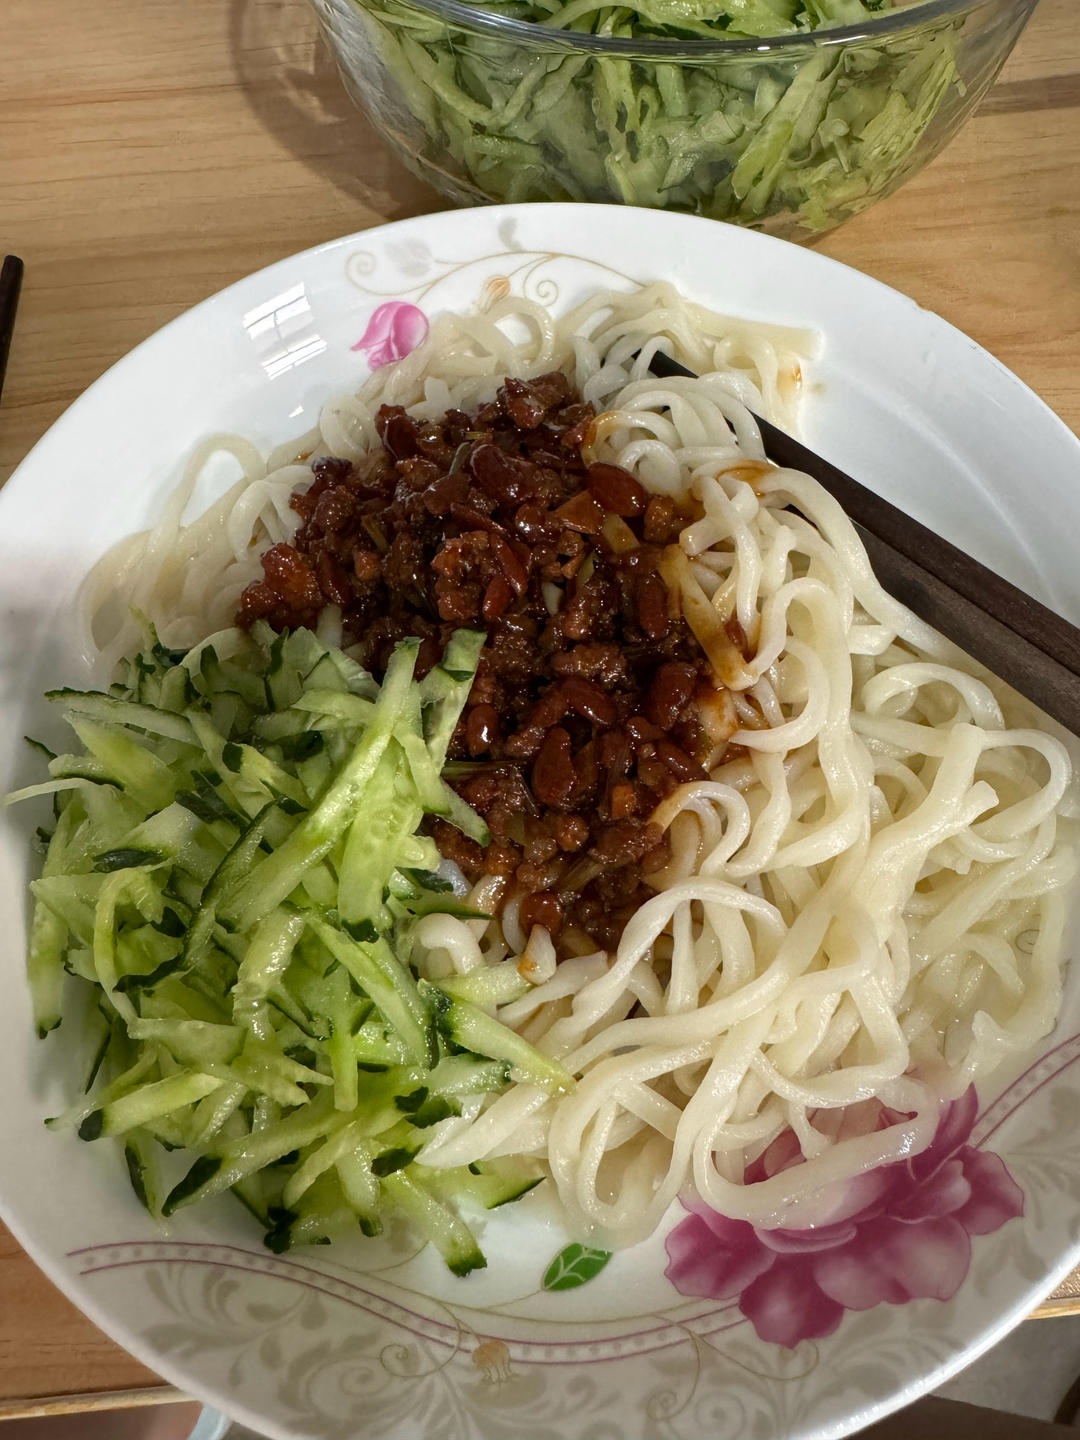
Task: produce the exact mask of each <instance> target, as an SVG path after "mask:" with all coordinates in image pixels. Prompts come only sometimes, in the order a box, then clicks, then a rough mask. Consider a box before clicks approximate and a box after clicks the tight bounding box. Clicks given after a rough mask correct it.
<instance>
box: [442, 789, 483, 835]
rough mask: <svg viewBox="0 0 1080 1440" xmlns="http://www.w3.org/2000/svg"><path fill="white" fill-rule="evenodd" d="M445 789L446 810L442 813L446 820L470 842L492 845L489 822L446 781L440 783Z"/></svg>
mask: <svg viewBox="0 0 1080 1440" xmlns="http://www.w3.org/2000/svg"><path fill="white" fill-rule="evenodd" d="M439 783H440V784H441V785H442V788H443V799H444V801H445V804H446V808H445V809H444V810H443V811H442V814H443V815H445V817H446V819H447V820H448V821H449V822H450V824H451V825H453V826H455V828H456V829H458V830H460V831H461V833H462V834H463V835H467V836H468V837H469V839H470V840H475V841H476V843H477V844H478V845H490V843H491V831H490V830H489V829H488V827H487V821H486V820H484V819H483V817H482V816H480V815H478V814H477V813H476V811H475V810H474V809H473V808H472V806H471V805H467V804H466V803H465V801H464V800H463V799H462V798H461V796H460V795H459V794H458V793H457V791H456V790H454V789H453V788H452V787H451V786H450V785H447V783H446V781H445V780H443V781H440V782H439Z"/></svg>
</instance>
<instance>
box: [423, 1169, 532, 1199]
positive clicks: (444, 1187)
mask: <svg viewBox="0 0 1080 1440" xmlns="http://www.w3.org/2000/svg"><path fill="white" fill-rule="evenodd" d="M543 1179H544V1175H543V1171H542V1170H541V1168H540V1166H539V1164H538V1162H536V1161H531V1160H519V1159H516V1158H505V1159H503V1158H500V1159H498V1160H482V1161H480V1163H479V1164H476V1165H462V1166H459V1167H455V1168H454V1169H452V1170H436V1169H430V1170H429V1169H425V1170H424V1183H425V1184H426V1185H427V1186H428V1187H429V1188H430V1189H432V1190H433V1191H434V1192H435V1194H436V1195H439V1196H441V1197H442V1198H443V1199H444V1200H447V1201H451V1202H454V1201H460V1200H463V1199H468V1200H471V1201H472V1202H473V1203H474V1204H476V1205H482V1206H483V1208H484V1209H485V1210H497V1209H498V1208H499V1206H500V1205H509V1204H511V1203H512V1202H513V1201H515V1200H520V1199H521V1197H522V1196H523V1195H527V1194H528V1193H529V1191H530V1190H535V1188H536V1187H537V1185H539V1184H540V1182H541V1181H542V1180H543Z"/></svg>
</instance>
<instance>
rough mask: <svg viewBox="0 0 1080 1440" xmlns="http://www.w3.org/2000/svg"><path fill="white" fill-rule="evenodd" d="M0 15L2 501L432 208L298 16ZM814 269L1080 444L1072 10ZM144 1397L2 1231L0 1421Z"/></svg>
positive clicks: (135, 1376) (1079, 74)
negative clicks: (222, 302) (224, 318)
mask: <svg viewBox="0 0 1080 1440" xmlns="http://www.w3.org/2000/svg"><path fill="white" fill-rule="evenodd" d="M2 8H3V38H2V40H0V197H2V199H0V253H2V252H3V251H7V250H10V251H14V252H16V253H18V254H20V255H21V256H22V257H23V259H24V260H25V262H26V283H25V287H24V291H23V303H22V308H21V312H20V317H19V324H18V327H17V330H16V334H15V340H14V344H13V346H12V352H11V367H10V371H9V375H8V380H7V385H6V388H5V391H4V400H3V409H2V410H0V482H2V481H3V480H4V479H6V478H7V476H8V475H9V474H10V472H11V470H12V469H13V468H14V466H15V465H16V464H17V463H18V462H19V461H20V460H21V459H22V457H23V456H24V455H25V454H26V452H27V450H28V449H29V448H30V446H31V445H32V444H33V443H34V442H35V441H36V440H37V439H38V437H39V436H40V435H41V434H42V433H43V432H44V431H45V430H46V429H47V428H48V426H49V425H50V424H52V422H53V421H54V420H55V419H56V418H57V416H58V415H59V414H60V413H61V411H62V410H63V409H64V408H65V407H66V406H67V405H69V404H70V403H71V401H72V400H74V399H75V397H76V396H77V395H79V394H80V393H81V391H82V390H84V389H85V388H86V386H87V385H88V384H89V383H90V382H91V381H92V380H94V379H96V378H97V376H98V375H100V374H101V373H102V372H103V371H104V370H106V369H107V368H108V366H110V365H111V364H112V363H113V362H114V361H116V360H118V359H119V358H120V357H121V356H122V355H123V354H125V353H126V351H128V350H130V349H131V347H132V346H133V345H136V344H137V343H138V342H139V341H140V340H143V339H145V337H146V336H147V335H149V334H151V333H152V332H153V331H154V330H156V329H158V328H159V326H161V325H163V324H165V322H166V321H168V320H171V319H172V318H173V317H174V316H176V315H178V314H180V313H181V311H183V310H186V309H187V308H188V307H189V306H191V305H193V304H195V302H196V301H199V300H202V299H204V298H205V297H206V296H207V295H210V294H212V293H213V292H214V291H216V290H219V289H220V288H221V287H222V286H224V285H228V284H229V283H231V282H232V281H233V280H236V279H239V278H240V277H241V276H242V275H245V274H247V273H248V272H249V271H251V270H255V269H257V268H258V267H259V266H262V265H266V264H268V263H270V262H271V261H273V260H277V259H280V258H281V257H283V256H286V255H289V254H291V253H292V252H294V251H296V250H300V249H303V248H305V247H306V246H309V245H314V244H317V243H319V242H320V241H323V240H329V239H331V238H333V237H334V236H337V235H342V234H345V233H348V232H349V231H353V230H362V229H364V228H366V227H368V226H372V225H378V224H381V223H383V222H385V221H388V220H397V219H401V218H404V217H405V216H408V215H417V214H421V213H424V212H427V211H433V210H438V209H443V208H445V204H446V202H445V201H443V200H442V199H441V198H440V197H439V196H437V195H435V194H434V193H433V192H432V191H431V190H429V189H428V188H427V187H426V186H425V185H423V184H422V183H421V182H420V181H418V180H416V179H414V178H413V177H412V176H411V175H409V174H408V173H407V172H406V171H405V170H403V169H402V167H401V165H400V163H399V162H398V161H397V160H396V159H395V158H394V156H393V155H392V154H391V153H390V152H389V151H388V150H387V149H386V148H385V147H384V146H383V144H382V142H381V141H380V140H379V138H378V136H377V135H376V134H375V133H374V132H373V131H372V129H371V128H370V127H369V126H368V125H367V123H366V122H365V121H364V120H363V119H362V118H361V117H360V116H359V115H358V114H357V113H356V112H355V111H354V110H353V109H352V107H351V105H350V104H349V102H348V100H347V99H346V97H345V95H344V93H343V91H342V90H341V88H340V85H339V82H338V80H337V76H336V74H335V72H334V71H333V69H332V67H331V65H330V62H329V60H328V58H327V57H326V55H325V54H324V53H323V51H322V50H321V48H320V47H319V45H318V44H317V43H316V39H315V26H314V21H313V17H312V14H311V12H310V10H309V9H308V6H307V5H306V3H305V0H184V3H182V4H177V3H174V0H168V3H166V0H139V3H136V4H132V3H131V0H93V3H92V4H87V5H74V6H72V5H61V4H59V3H58V0H3V7H2ZM820 249H821V250H822V251H823V252H824V253H826V254H829V255H832V256H834V257H835V258H837V259H839V260H843V261H845V262H847V263H848V264H851V265H854V266H856V267H857V268H859V269H861V270H864V271H866V272H867V273H868V274H871V275H874V276H876V277H877V278H878V279H880V280H883V281H885V282H886V283H887V284H889V285H893V286H895V287H896V288H897V289H899V290H902V291H904V292H906V293H907V294H908V295H911V296H912V297H913V298H914V299H915V300H917V301H918V302H919V303H920V304H921V305H923V306H925V307H927V308H928V309H932V310H936V311H937V312H938V313H940V314H942V315H944V316H945V317H946V318H947V319H949V320H951V321H952V322H953V323H954V324H956V325H958V326H959V327H960V328H961V329H962V330H965V331H966V332H967V333H968V334H969V335H971V336H972V337H973V338H974V339H976V340H977V341H978V342H979V343H980V344H982V345H984V346H986V348H987V349H989V350H990V351H992V352H993V353H994V354H995V355H997V356H998V357H999V358H1000V359H1001V360H1002V361H1003V362H1004V363H1005V364H1006V365H1008V366H1009V367H1010V368H1011V369H1013V370H1015V371H1016V372H1017V374H1019V375H1020V376H1021V377H1022V378H1023V379H1024V380H1025V381H1027V383H1028V384H1029V385H1031V386H1032V387H1033V388H1034V389H1035V390H1036V391H1038V393H1039V394H1041V395H1042V397H1043V398H1044V399H1045V400H1046V401H1047V403H1048V404H1049V405H1050V406H1051V407H1052V408H1053V409H1055V410H1056V411H1057V413H1058V414H1059V415H1060V416H1061V417H1062V418H1063V419H1064V420H1065V421H1066V422H1067V423H1068V424H1069V425H1071V426H1072V427H1073V429H1080V14H1078V7H1077V0H1042V4H1041V5H1040V7H1039V10H1038V11H1037V12H1036V16H1035V18H1034V20H1033V21H1032V23H1031V25H1030V26H1029V28H1028V30H1027V32H1026V33H1025V34H1024V36H1023V38H1022V39H1021V41H1020V44H1019V46H1018V48H1017V50H1016V52H1015V54H1014V55H1013V56H1012V58H1011V59H1010V61H1009V63H1008V65H1007V66H1006V68H1005V70H1004V72H1003V74H1002V77H1001V79H1000V80H999V82H998V84H997V86H996V87H995V89H994V90H993V91H992V92H991V94H990V95H989V96H988V98H987V99H986V101H985V102H984V103H983V105H982V107H981V109H980V110H979V112H978V114H977V115H976V116H975V117H974V119H973V120H972V121H971V122H970V123H969V124H968V126H967V127H966V129H965V130H964V131H963V132H962V133H961V135H960V136H959V137H958V138H957V139H956V140H955V141H954V142H953V144H952V145H951V146H950V148H949V149H948V150H947V151H946V152H945V154H944V155H942V156H941V157H940V158H939V159H938V160H937V161H936V162H935V163H934V164H933V165H931V166H930V167H929V168H928V169H927V170H926V171H924V172H923V173H922V174H921V175H919V176H918V177H916V178H915V179H914V180H913V181H911V182H910V183H909V184H908V185H907V186H906V187H905V188H904V189H903V190H902V191H901V192H900V193H899V194H898V195H896V196H894V197H893V198H892V199H890V200H888V201H885V202H884V203H883V204H881V205H880V206H878V207H877V208H876V209H874V210H871V211H870V212H869V213H867V214H866V215H863V216H860V217H859V218H858V219H857V220H854V221H852V222H851V223H850V224H849V225H848V226H846V227H845V228H844V229H842V230H840V231H839V232H837V233H836V234H834V235H830V236H828V237H826V238H825V239H824V240H823V241H822V242H820ZM1065 1290H1066V1292H1067V1293H1064V1292H1063V1294H1062V1298H1061V1301H1060V1302H1059V1304H1058V1305H1057V1306H1052V1307H1048V1308H1050V1309H1052V1310H1054V1311H1055V1312H1056V1313H1060V1311H1061V1309H1063V1308H1067V1309H1073V1308H1075V1307H1076V1306H1077V1305H1078V1301H1077V1299H1075V1298H1073V1297H1076V1296H1077V1295H1080V1279H1076V1280H1074V1282H1073V1284H1072V1287H1071V1289H1069V1288H1068V1287H1065ZM155 1383H156V1377H155V1376H153V1375H152V1374H151V1372H149V1371H148V1370H146V1369H145V1368H144V1367H143V1366H141V1365H139V1364H138V1362H136V1361H135V1360H133V1359H131V1358H130V1357H129V1356H127V1355H126V1354H125V1353H124V1352H123V1351H122V1350H120V1349H119V1348H118V1347H116V1346H115V1345H113V1344H112V1343H111V1342H110V1341H108V1340H106V1339H105V1337H104V1336H103V1335H101V1334H100V1332H99V1331H97V1330H96V1329H95V1328H94V1326H93V1325H92V1324H91V1323H90V1322H89V1321H88V1320H86V1319H84V1318H83V1317H82V1316H81V1315H80V1314H79V1313H78V1312H77V1311H75V1310H74V1309H73V1308H72V1307H71V1306H70V1305H69V1304H68V1303H67V1301H65V1300H64V1299H63V1298H62V1297H61V1296H60V1294H59V1293H58V1292H57V1291H56V1290H55V1289H54V1288H53V1286H52V1285H50V1284H49V1282H48V1281H47V1280H45V1278H44V1277H43V1276H42V1275H41V1274H40V1272H38V1271H37V1269H36V1268H35V1267H34V1266H33V1264H32V1263H31V1262H30V1261H29V1259H27V1257H26V1256H25V1255H24V1254H23V1253H22V1252H21V1251H20V1249H19V1248H18V1246H17V1245H16V1244H15V1242H14V1241H13V1240H12V1239H11V1237H10V1236H9V1235H8V1234H7V1232H6V1231H4V1230H3V1229H2V1227H0V1415H3V1414H10V1413H12V1411H13V1410H14V1409H16V1408H18V1405H19V1403H20V1402H22V1401H31V1400H34V1399H42V1398H48V1397H56V1396H71V1397H75V1396H82V1395H85V1394H87V1393H88V1392H99V1393H100V1392H130V1391H132V1390H137V1389H139V1388H140V1387H142V1386H146V1385H153V1384H155ZM73 1403H76V1402H74V1401H73Z"/></svg>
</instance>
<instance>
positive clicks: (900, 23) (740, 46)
mask: <svg viewBox="0 0 1080 1440" xmlns="http://www.w3.org/2000/svg"><path fill="white" fill-rule="evenodd" d="M313 3H314V5H315V8H316V9H317V10H318V11H319V12H320V14H322V15H323V16H324V18H325V17H326V15H327V13H328V12H329V11H336V12H338V13H339V14H344V15H346V16H347V17H348V18H350V19H351V18H353V16H354V15H355V11H356V10H364V9H366V8H367V4H368V0H313ZM403 3H405V4H407V5H408V6H410V7H411V8H412V9H414V10H420V11H422V12H424V13H425V14H427V15H430V16H432V17H433V18H436V19H439V20H443V21H446V22H449V23H451V24H452V25H453V26H454V27H455V28H456V29H460V30H465V31H470V32H471V33H473V34H477V35H491V36H498V37H500V38H502V39H504V40H510V39H512V40H520V41H524V42H526V43H528V44H529V45H531V46H532V47H534V48H539V49H543V50H559V51H566V52H581V51H585V52H587V53H590V54H599V55H609V56H613V57H623V58H642V59H665V60H678V59H684V58H685V59H697V60H702V59H706V58H709V57H712V58H715V59H723V58H727V57H730V56H740V57H743V58H745V59H750V58H752V57H755V56H757V57H759V58H761V59H762V60H764V59H766V58H767V57H773V56H775V57H777V58H781V57H783V56H784V55H785V54H787V53H788V52H794V53H795V54H796V55H797V54H799V53H800V52H803V53H807V54H808V53H810V52H813V51H815V50H825V51H828V50H829V49H830V48H831V47H833V46H842V45H849V44H856V43H863V44H873V43H875V42H877V41H879V40H883V39H885V38H887V37H891V36H894V35H902V34H905V33H911V32H913V31H917V30H920V29H921V28H923V27H924V26H926V25H930V24H933V23H935V22H938V21H940V22H942V23H944V22H947V21H948V20H949V18H950V17H953V16H955V17H962V16H964V15H966V14H970V13H973V12H974V11H976V10H982V9H984V8H988V7H990V6H991V5H997V6H998V7H999V8H1004V9H1008V10H1011V11H1012V12H1014V13H1015V14H1016V15H1017V16H1018V17H1021V16H1022V17H1024V22H1025V23H1026V21H1027V19H1028V18H1030V15H1031V13H1032V11H1033V10H1034V9H1035V6H1036V5H1037V4H1038V0H916V3H915V4H910V3H901V5H900V8H899V9H896V10H890V11H887V12H885V13H882V14H880V15H876V16H874V17H872V18H871V19H869V20H866V21H864V22H863V23H861V24H854V25H836V26H829V27H828V28H824V29H820V30H803V31H796V32H794V33H791V34H787V35H774V36H752V37H747V38H741V39H736V40H712V39H705V38H692V37H689V36H688V37H687V38H686V39H676V38H674V37H672V38H668V37H664V36H642V37H641V38H639V39H634V38H631V37H626V36H614V35H594V34H591V33H588V32H582V31H577V30H561V29H557V28H555V27H554V26H551V25H542V24H539V23H537V22H535V21H532V20H518V19H514V18H513V17H511V16H508V15H500V14H498V13H497V12H496V11H492V10H484V9H481V8H479V6H477V5H475V4H471V3H464V0H403Z"/></svg>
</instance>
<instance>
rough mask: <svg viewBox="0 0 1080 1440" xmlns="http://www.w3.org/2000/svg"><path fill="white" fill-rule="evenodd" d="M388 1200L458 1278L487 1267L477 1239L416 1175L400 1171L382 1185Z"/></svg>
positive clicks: (381, 1182) (384, 1178)
mask: <svg viewBox="0 0 1080 1440" xmlns="http://www.w3.org/2000/svg"><path fill="white" fill-rule="evenodd" d="M380 1184H381V1186H382V1191H383V1194H384V1195H385V1196H386V1198H387V1200H389V1201H390V1203H391V1204H392V1205H394V1206H396V1207H397V1208H398V1209H399V1210H401V1211H402V1212H403V1213H404V1214H405V1215H407V1216H408V1218H409V1219H410V1220H411V1221H412V1223H413V1224H414V1225H415V1226H416V1228H417V1229H418V1230H419V1231H420V1233H421V1234H422V1235H423V1236H424V1237H425V1239H427V1240H429V1241H430V1242H431V1244H432V1245H434V1246H435V1248H436V1249H437V1250H438V1252H439V1254H440V1255H441V1256H442V1257H443V1259H444V1260H445V1261H446V1263H447V1266H448V1267H449V1269H450V1270H451V1271H452V1272H453V1273H454V1274H455V1275H468V1274H469V1273H470V1271H472V1270H482V1269H484V1267H485V1266H486V1265H487V1261H486V1259H485V1258H484V1254H483V1251H482V1250H481V1249H480V1247H479V1245H478V1244H477V1243H476V1237H475V1236H474V1235H473V1233H472V1231H471V1230H470V1229H469V1227H468V1226H467V1225H466V1224H465V1222H464V1220H462V1219H460V1217H459V1216H457V1215H456V1214H455V1213H454V1211H453V1210H451V1209H450V1207H449V1206H448V1205H445V1204H443V1202H442V1201H441V1200H439V1199H438V1198H437V1197H436V1196H435V1195H433V1194H432V1193H431V1191H430V1190H428V1189H427V1188H426V1187H425V1186H424V1185H423V1184H422V1183H420V1182H419V1181H418V1180H416V1179H414V1178H413V1176H412V1173H410V1174H409V1175H406V1174H405V1173H404V1171H401V1170H398V1171H395V1172H393V1173H392V1174H389V1175H386V1176H384V1177H383V1178H382V1180H381V1181H380Z"/></svg>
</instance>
